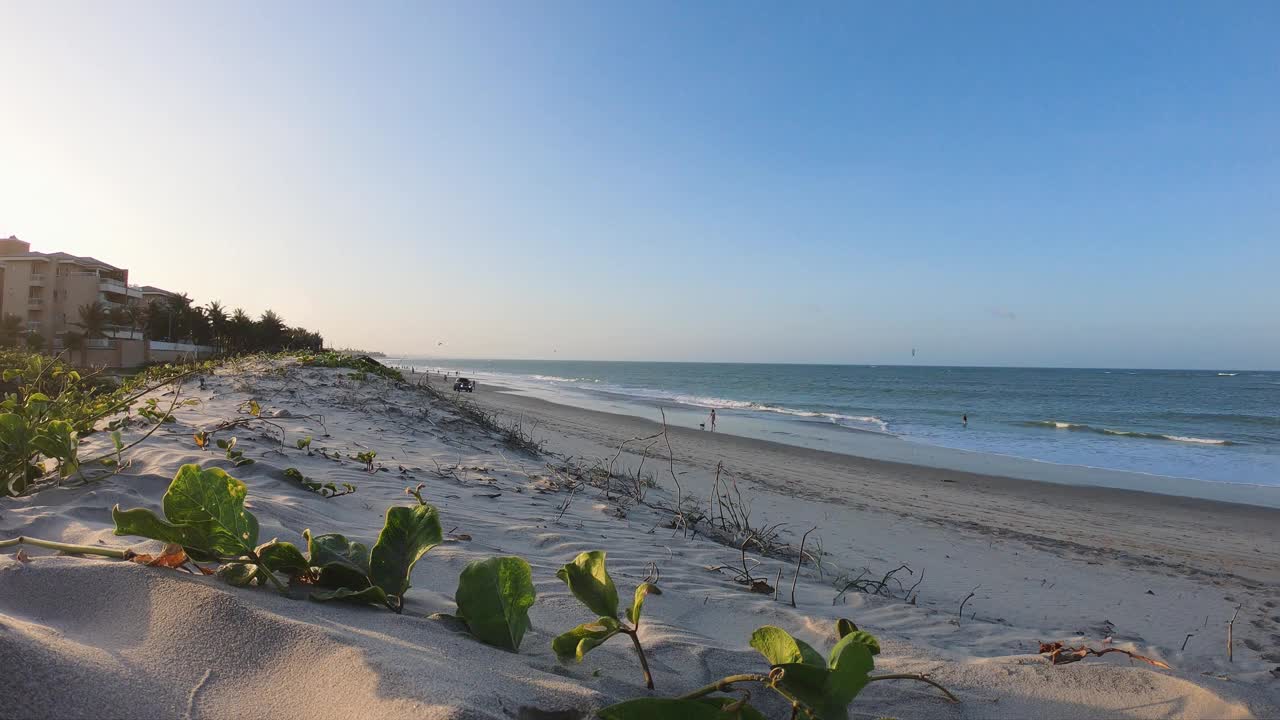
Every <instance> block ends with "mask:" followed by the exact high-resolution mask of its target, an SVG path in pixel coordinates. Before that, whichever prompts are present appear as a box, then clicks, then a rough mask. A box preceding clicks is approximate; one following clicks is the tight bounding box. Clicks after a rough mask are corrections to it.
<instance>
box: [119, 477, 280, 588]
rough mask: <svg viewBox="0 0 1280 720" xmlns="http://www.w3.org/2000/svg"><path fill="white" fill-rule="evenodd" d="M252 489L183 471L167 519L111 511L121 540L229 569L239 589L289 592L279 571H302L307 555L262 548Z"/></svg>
mask: <svg viewBox="0 0 1280 720" xmlns="http://www.w3.org/2000/svg"><path fill="white" fill-rule="evenodd" d="M247 495H248V488H247V487H246V486H245V484H244V483H243V482H241V481H239V480H237V479H235V478H233V477H231V476H230V475H228V474H227V473H226V471H224V470H222V469H220V468H206V469H204V470H202V469H200V466H198V465H195V464H190V465H183V466H182V467H181V468H180V469H179V470H178V472H177V474H176V475H174V476H173V481H172V482H170V483H169V488H168V490H166V491H165V494H164V498H163V499H162V500H161V509H162V511H163V513H164V517H160V516H159V515H156V513H154V512H152V511H151V510H148V509H146V508H135V509H133V510H121V509H120V506H119V505H116V506H115V507H114V508H112V510H111V517H112V519H113V520H114V521H115V526H116V527H115V534H116V535H133V536H137V537H145V538H150V539H152V540H160V541H161V542H165V543H173V544H175V545H181V546H182V548H183V550H185V551H186V553H187V555H188V556H190V557H191V558H192V559H193V560H197V561H218V562H224V563H226V564H227V567H224V568H220V569H219V576H220V577H222V578H223V579H225V580H227V581H228V582H230V583H232V584H234V585H248V584H250V583H251V582H253V581H255V580H256V581H258V584H260V585H261V584H266V583H271V584H272V585H275V586H276V588H277V589H279V590H281V591H283V590H284V586H283V585H282V584H281V583H280V580H279V579H278V578H276V576H275V575H274V574H273V570H279V571H284V572H289V571H292V570H296V569H297V564H296V562H295V560H296V558H297V557H300V556H301V553H300V552H299V551H298V549H297V548H296V547H294V546H293V545H292V544H290V543H281V542H279V541H276V540H273V541H271V542H269V543H266V544H264V545H262V546H259V545H258V519H257V518H256V517H254V515H253V513H251V512H249V511H248V510H247V509H245V507H244V502H245V497H246V496H247Z"/></svg>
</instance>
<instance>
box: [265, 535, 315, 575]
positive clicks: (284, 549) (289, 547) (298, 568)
mask: <svg viewBox="0 0 1280 720" xmlns="http://www.w3.org/2000/svg"><path fill="white" fill-rule="evenodd" d="M255 552H257V553H258V559H259V560H261V561H262V564H263V565H264V566H265V567H266V568H267V569H268V570H271V571H272V572H278V573H281V574H283V575H288V576H289V577H291V578H294V577H298V576H300V575H306V574H307V573H308V572H310V571H311V563H310V562H308V561H307V558H306V557H305V556H303V554H302V551H301V550H299V549H298V548H297V546H295V545H294V544H293V543H291V542H280V541H279V540H272V541H270V542H267V543H263V544H262V545H259V546H258V549H257V550H256V551H255Z"/></svg>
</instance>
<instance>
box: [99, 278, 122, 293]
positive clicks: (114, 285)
mask: <svg viewBox="0 0 1280 720" xmlns="http://www.w3.org/2000/svg"><path fill="white" fill-rule="evenodd" d="M98 290H99V291H101V292H109V293H115V294H117V295H124V294H125V293H127V292H129V286H128V285H125V284H124V283H122V282H120V281H119V280H116V279H114V278H100V279H99V280H98Z"/></svg>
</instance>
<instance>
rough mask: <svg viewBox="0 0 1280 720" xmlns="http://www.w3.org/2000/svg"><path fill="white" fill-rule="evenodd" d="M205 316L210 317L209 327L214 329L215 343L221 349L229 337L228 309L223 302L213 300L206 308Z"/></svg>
mask: <svg viewBox="0 0 1280 720" xmlns="http://www.w3.org/2000/svg"><path fill="white" fill-rule="evenodd" d="M204 316H205V317H206V318H208V320H209V328H210V330H212V331H213V344H214V345H216V346H217V347H218V350H219V351H221V350H222V349H223V345H225V344H226V338H227V311H226V309H225V308H223V307H222V303H220V302H218V301H217V300H211V301H210V302H209V304H208V305H206V306H205V308H204Z"/></svg>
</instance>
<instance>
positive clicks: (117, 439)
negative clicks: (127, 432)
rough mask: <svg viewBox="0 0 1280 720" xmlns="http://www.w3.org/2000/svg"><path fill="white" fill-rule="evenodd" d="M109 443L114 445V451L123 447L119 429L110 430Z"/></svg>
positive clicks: (118, 450)
mask: <svg viewBox="0 0 1280 720" xmlns="http://www.w3.org/2000/svg"><path fill="white" fill-rule="evenodd" d="M111 444H112V445H113V446H114V447H115V449H116V452H120V451H121V450H123V449H124V438H123V437H121V435H120V431H119V430H112V431H111Z"/></svg>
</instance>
